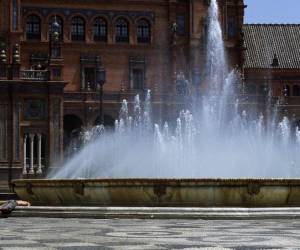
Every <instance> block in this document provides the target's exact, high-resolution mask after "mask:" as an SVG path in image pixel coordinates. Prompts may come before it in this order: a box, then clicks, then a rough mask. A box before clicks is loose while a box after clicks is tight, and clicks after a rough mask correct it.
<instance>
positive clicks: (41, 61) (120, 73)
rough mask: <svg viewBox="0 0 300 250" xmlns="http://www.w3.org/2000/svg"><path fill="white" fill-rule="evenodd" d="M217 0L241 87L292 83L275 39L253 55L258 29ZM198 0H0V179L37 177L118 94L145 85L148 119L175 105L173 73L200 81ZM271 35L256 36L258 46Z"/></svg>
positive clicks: (115, 105) (108, 120)
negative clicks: (262, 58)
mask: <svg viewBox="0 0 300 250" xmlns="http://www.w3.org/2000/svg"><path fill="white" fill-rule="evenodd" d="M218 2H219V9H220V20H221V25H222V28H223V35H224V40H225V46H226V51H227V52H228V53H227V54H228V58H229V62H230V65H231V66H232V67H235V66H236V65H237V66H238V67H239V68H240V70H241V72H242V73H244V76H245V79H246V84H248V83H249V84H254V85H256V86H257V87H255V88H256V92H251V87H249V88H248V89H247V95H253V96H257V95H260V96H261V92H259V89H260V88H261V87H260V86H261V85H262V86H265V85H266V84H267V85H268V86H273V85H274V86H275V85H276V84H277V85H276V86H277V87H276V88H274V95H275V96H281V97H282V96H283V95H282V92H281V89H282V86H285V85H286V81H289V84H292V85H293V84H294V83H296V82H297V83H300V82H298V79H299V78H300V77H299V74H300V71H299V67H294V68H291V67H292V65H294V63H291V64H285V65H284V66H283V67H281V62H282V60H283V59H282V58H281V55H282V54H284V53H285V52H284V50H283V49H282V48H281V49H277V51H275V52H274V53H271V54H272V56H271V57H272V58H271V59H270V58H269V59H266V61H267V64H268V66H260V65H259V64H258V58H256V59H255V58H253V56H254V57H255V55H257V51H259V47H255V45H256V44H258V43H257V41H255V40H254V41H253V37H254V34H258V32H260V31H259V30H258V28H257V27H258V26H257V25H256V26H255V25H253V26H247V25H244V26H243V17H244V8H245V6H244V3H243V0H219V1H218ZM208 6H209V0H147V1H146V0H112V1H103V0H91V1H87V0H77V1H71V0H65V1H55V0H45V1H36V0H0V52H1V53H0V97H1V98H0V179H1V181H2V182H1V183H2V184H1V186H3V188H7V183H9V182H10V180H11V179H13V178H21V177H22V178H27V177H29V178H32V177H43V176H44V175H45V173H46V172H47V171H48V170H49V167H50V166H52V167H53V166H59V164H60V163H61V161H62V160H63V156H64V153H63V152H64V146H66V144H67V143H68V141H69V140H70V137H71V136H72V133H73V132H74V131H76V130H77V129H80V128H81V127H83V126H84V127H87V126H92V125H94V124H97V123H98V122H99V120H101V119H102V118H103V120H104V123H105V124H106V125H113V122H114V119H116V118H117V116H118V111H119V108H120V103H121V101H122V100H123V99H124V98H125V99H127V100H129V103H130V102H132V100H133V97H134V95H136V94H137V93H139V94H141V95H144V93H145V89H151V91H152V101H153V110H154V115H155V116H156V117H158V119H159V117H164V118H165V119H166V120H168V119H171V118H172V116H173V115H174V114H177V110H179V109H180V108H181V107H182V103H181V101H180V96H179V93H178V89H177V88H176V75H177V74H179V73H180V72H183V74H184V75H185V77H186V78H187V79H189V80H190V83H191V84H190V86H189V90H190V91H195V90H200V92H201V91H203V89H204V88H205V86H203V85H201V76H202V75H203V74H204V73H203V70H204V69H203V63H204V59H205V55H206V51H205V47H206V46H205V43H206V32H207V9H208ZM284 29H286V28H284ZM251 32H252V33H251ZM261 32H262V33H265V34H271V33H272V32H273V31H265V32H264V31H261ZM277 32H278V31H277ZM290 32H292V33H293V32H294V31H290ZM297 34H298V33H297ZM262 35H263V34H258V36H259V37H261V36H262ZM283 35H284V37H286V36H287V34H283ZM274 36H275V35H274ZM243 40H245V43H244V41H243ZM271 41H273V38H272V37H266V38H265V42H266V46H270V43H271ZM298 41H299V39H298ZM278 43H280V41H279V42H278ZM258 46H259V45H258ZM261 51H262V52H261V53H266V52H265V51H263V50H261ZM269 57H270V56H269ZM273 57H277V59H278V62H279V66H275V64H276V58H273ZM297 58H298V59H296V60H299V57H297ZM268 60H269V61H270V60H271V61H270V62H269V61H268ZM278 62H277V63H278ZM273 63H275V64H274V67H272V70H271V71H270V65H272V64H273ZM103 70H105V72H106V81H105V85H104V95H103V117H102V118H101V117H99V102H100V101H99V86H98V85H99V84H98V80H99V79H98V74H99V72H100V71H103ZM270 72H271V73H270ZM271 75H272V77H269V78H268V79H267V80H266V76H271ZM283 76H286V78H282V77H283ZM278 79H281V80H278ZM282 79H285V80H282ZM288 79H289V80H288ZM247 82H248V83H247ZM274 82H276V83H274ZM273 83H274V84H273ZM290 88H294V87H293V86H290ZM252 89H253V88H252ZM275 89H276V90H275ZM285 91H287V90H285ZM295 91H296V92H297V90H295ZM298 91H299V90H298ZM290 92H292V90H290ZM284 97H285V98H283V99H284V100H287V98H288V96H284ZM293 101H294V102H295V104H294V105H289V106H292V108H294V110H296V109H297V105H296V104H297V98H294V100H293ZM282 106H284V107H285V109H286V107H287V103H286V102H283V103H282ZM295 107H296V108H295ZM292 113H293V111H292V112H291V114H292Z"/></svg>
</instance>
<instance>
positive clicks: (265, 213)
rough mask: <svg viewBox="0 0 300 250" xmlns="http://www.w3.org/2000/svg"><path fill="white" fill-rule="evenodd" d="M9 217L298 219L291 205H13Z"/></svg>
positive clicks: (298, 211) (299, 211)
mask: <svg viewBox="0 0 300 250" xmlns="http://www.w3.org/2000/svg"><path fill="white" fill-rule="evenodd" d="M11 216H12V217H49V218H97V219H108V218H110V219H111V218H131V219H132V218H137V219H298V218H299V219H300V207H291V208H177V207H47V206H32V207H17V208H16V210H15V211H14V212H13V213H12V215H11Z"/></svg>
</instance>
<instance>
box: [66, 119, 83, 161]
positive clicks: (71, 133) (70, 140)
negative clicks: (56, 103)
mask: <svg viewBox="0 0 300 250" xmlns="http://www.w3.org/2000/svg"><path fill="white" fill-rule="evenodd" d="M82 126H83V122H82V121H81V119H80V118H79V117H78V116H77V115H73V114H69V115H65V116H64V152H65V157H70V156H71V155H72V154H73V153H75V152H76V151H77V150H78V149H79V148H80V146H81V145H80V144H81V143H80V138H79V136H80V132H81V129H82Z"/></svg>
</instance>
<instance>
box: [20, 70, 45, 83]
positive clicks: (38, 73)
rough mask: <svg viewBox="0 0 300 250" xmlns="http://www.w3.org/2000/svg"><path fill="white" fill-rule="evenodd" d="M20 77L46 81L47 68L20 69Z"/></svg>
mask: <svg viewBox="0 0 300 250" xmlns="http://www.w3.org/2000/svg"><path fill="white" fill-rule="evenodd" d="M20 78H21V79H22V80H28V81H48V80H49V72H48V70H31V69H30V70H21V71H20Z"/></svg>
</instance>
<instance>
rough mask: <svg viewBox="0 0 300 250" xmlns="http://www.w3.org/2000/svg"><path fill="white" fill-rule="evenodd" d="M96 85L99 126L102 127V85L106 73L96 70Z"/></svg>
mask: <svg viewBox="0 0 300 250" xmlns="http://www.w3.org/2000/svg"><path fill="white" fill-rule="evenodd" d="M96 77H97V85H98V86H99V103H100V106H99V119H100V124H102V125H103V85H104V84H105V81H106V72H105V70H104V69H103V68H102V69H98V70H97V74H96Z"/></svg>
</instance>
